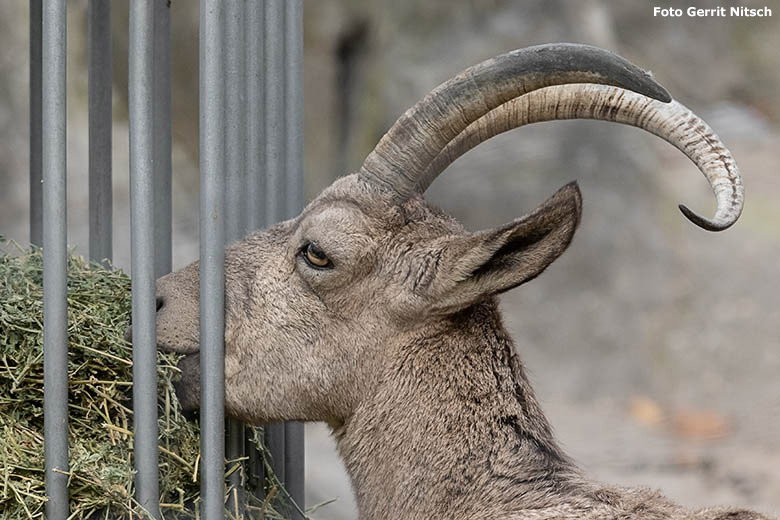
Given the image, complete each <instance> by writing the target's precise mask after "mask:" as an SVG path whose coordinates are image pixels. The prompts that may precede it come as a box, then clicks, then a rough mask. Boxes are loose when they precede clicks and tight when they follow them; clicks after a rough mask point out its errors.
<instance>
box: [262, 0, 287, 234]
mask: <svg viewBox="0 0 780 520" xmlns="http://www.w3.org/2000/svg"><path fill="white" fill-rule="evenodd" d="M264 28H265V30H264V31H263V32H264V37H265V45H264V53H265V55H264V58H265V67H264V70H265V89H264V90H265V174H266V184H265V204H266V219H267V222H266V224H267V225H270V224H274V223H276V222H278V221H279V220H281V219H282V218H284V214H285V208H284V203H285V202H284V201H285V193H284V191H283V182H284V139H285V134H284V74H285V73H284V0H265V20H264Z"/></svg>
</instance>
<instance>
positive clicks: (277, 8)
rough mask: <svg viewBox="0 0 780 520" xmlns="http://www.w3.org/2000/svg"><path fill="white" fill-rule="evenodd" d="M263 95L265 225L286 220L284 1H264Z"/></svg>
mask: <svg viewBox="0 0 780 520" xmlns="http://www.w3.org/2000/svg"><path fill="white" fill-rule="evenodd" d="M263 22H264V23H263V28H264V30H263V37H264V45H263V51H264V56H263V58H264V67H263V69H264V72H265V76H264V80H265V82H264V85H265V88H264V94H265V102H264V106H265V146H264V152H265V175H266V183H265V210H266V212H265V214H266V222H265V223H266V225H271V224H274V223H276V222H278V221H279V220H281V219H282V218H283V217H284V213H285V207H284V204H285V195H284V187H283V186H284V185H283V182H284V137H285V135H284V1H283V0H265V13H264V20H263ZM266 444H267V446H268V450H269V451H270V454H271V467H272V469H273V471H274V473H275V474H276V476H277V477H278V478H279V481H280V482H284V457H285V453H284V424H269V425H268V426H267V427H266Z"/></svg>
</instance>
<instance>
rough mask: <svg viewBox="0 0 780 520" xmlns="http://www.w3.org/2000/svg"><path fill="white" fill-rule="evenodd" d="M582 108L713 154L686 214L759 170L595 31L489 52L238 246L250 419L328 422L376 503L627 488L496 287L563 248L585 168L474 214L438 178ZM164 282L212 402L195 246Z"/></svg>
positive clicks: (167, 339) (233, 333)
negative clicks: (514, 131)
mask: <svg viewBox="0 0 780 520" xmlns="http://www.w3.org/2000/svg"><path fill="white" fill-rule="evenodd" d="M571 118H589V119H601V120H606V121H615V122H620V123H625V124H630V125H634V126H637V127H640V128H644V129H645V130H648V131H650V132H653V133H655V134H656V135H658V136H660V137H662V138H663V139H665V140H667V141H669V142H670V143H671V144H673V145H674V146H676V147H678V148H679V149H680V150H682V151H683V152H684V153H685V154H686V155H688V157H690V158H691V160H692V161H693V162H694V163H695V164H696V165H697V166H698V167H699V168H700V170H701V171H702V172H703V173H704V175H705V176H706V177H707V179H708V180H709V182H710V184H711V185H712V188H713V190H714V192H715V196H716V200H717V204H718V206H717V210H716V212H715V216H714V217H713V218H712V219H705V218H703V217H700V216H697V215H695V214H693V213H692V212H691V211H690V210H688V209H687V208H684V207H683V208H682V209H683V212H684V213H685V215H686V216H687V217H688V218H690V219H691V220H692V221H693V222H694V223H696V224H698V225H699V226H701V227H704V228H706V229H710V230H720V229H725V228H726V227H728V226H730V225H731V224H733V223H734V222H735V221H736V219H737V218H738V216H739V214H740V212H741V209H742V201H743V188H742V183H741V180H740V177H739V173H738V170H737V167H736V165H735V163H734V161H733V159H732V158H731V155H730V153H729V152H728V150H727V149H726V148H725V146H723V145H722V144H721V142H720V140H719V139H718V138H717V137H716V136H715V134H714V133H713V132H712V131H711V130H710V128H709V127H708V126H707V125H706V124H705V123H704V122H702V121H701V120H700V119H699V118H698V117H697V116H695V115H694V114H692V113H691V112H690V111H688V110H687V109H686V108H684V107H683V106H682V105H680V104H678V103H677V102H675V101H672V100H671V98H670V96H669V95H668V94H667V92H666V91H665V90H664V89H663V87H661V86H660V85H658V84H657V83H656V82H655V81H654V80H653V78H652V77H650V76H649V75H648V74H647V73H645V72H643V71H642V70H640V69H639V68H637V67H635V66H634V65H632V64H631V63H629V62H627V61H626V60H624V59H622V58H620V57H618V56H616V55H614V54H612V53H610V52H607V51H604V50H601V49H597V48H594V47H589V46H584V45H570V44H556V45H543V46H538V47H531V48H527V49H522V50H518V51H513V52H510V53H507V54H504V55H501V56H498V57H496V58H493V59H490V60H487V61H485V62H483V63H481V64H479V65H476V66H474V67H471V68H469V69H467V70H466V71H464V72H462V73H461V74H459V75H458V76H456V77H454V78H453V79H451V80H449V81H447V82H446V83H444V84H442V85H441V86H439V87H437V88H436V89H435V90H433V91H432V92H431V93H430V94H429V95H428V96H426V97H425V98H424V99H423V100H422V101H420V102H419V103H418V104H417V105H415V106H414V107H413V108H411V109H410V110H409V111H407V112H406V113H405V114H404V115H403V116H401V117H400V118H399V119H398V121H397V122H396V123H395V124H394V125H393V127H392V128H391V129H390V130H389V131H388V132H387V134H386V135H385V136H384V137H383V138H382V140H381V141H380V142H379V144H378V145H377V147H376V148H375V149H374V151H373V152H371V154H370V155H369V156H368V158H367V159H366V161H365V163H364V164H363V166H362V167H361V168H360V171H359V172H358V173H356V174H352V175H348V176H346V177H343V178H341V179H339V180H337V181H336V182H334V183H333V184H332V185H331V186H330V187H329V188H327V189H326V190H325V191H324V192H323V193H321V194H320V195H319V196H318V197H317V198H315V199H314V200H313V201H312V202H311V203H309V204H308V206H307V207H306V208H305V209H304V211H303V212H302V213H301V214H300V215H298V216H297V217H295V218H294V219H291V220H289V221H286V222H282V223H280V224H277V225H276V226H274V227H272V228H270V229H267V230H263V231H258V232H256V233H254V234H252V235H250V236H248V237H246V238H245V239H243V240H241V241H239V242H237V243H235V244H233V245H231V246H230V247H228V248H227V250H226V257H225V258H226V259H225V262H226V267H225V277H226V281H225V291H226V293H225V294H226V304H225V342H226V343H225V344H226V347H225V348H226V354H225V356H226V357H225V379H226V383H225V386H226V397H225V399H226V402H225V406H226V410H227V413H228V414H229V415H231V416H233V417H236V418H239V419H242V420H244V421H248V422H252V423H264V422H276V421H284V420H308V421H326V422H328V423H329V424H330V425H331V427H332V428H333V430H334V433H335V435H336V438H337V440H338V444H339V450H340V451H341V454H342V456H343V457H344V460H345V462H346V465H347V468H348V470H349V472H350V475H351V477H352V479H353V483H354V485H355V489H356V494H357V498H358V503H359V507H360V511H361V516H362V517H366V518H391V517H392V518H470V517H475V518H476V517H478V518H494V517H510V516H511V514H519V515H521V516H517V518H524V516H522V512H523V511H527V510H530V509H536V511H537V512H539V511H540V510H541V508H552V509H550V512H551V514H552V513H555V512H556V511H557V513H556V514H558V516H556V517H557V518H575V517H584V515H583V514H582V513H583V512H587V511H597V510H600V508H602V507H606V506H605V505H604V504H607V503H609V502H610V500H611V499H610V496H611V495H609V496H608V495H607V494H602V495H600V494H599V491H598V489H600V488H597V487H594V485H591V484H588V483H587V481H585V480H583V479H582V478H581V477H580V476H579V472H578V471H577V470H576V468H575V467H574V465H573V464H571V462H569V461H568V459H567V458H566V457H565V455H564V454H563V453H562V452H561V450H560V448H559V447H558V446H557V444H556V442H555V440H554V438H553V436H552V434H551V432H550V428H549V425H548V423H547V420H546V419H545V418H544V415H543V414H542V412H541V410H540V408H539V406H538V404H537V403H536V400H535V398H534V396H533V392H532V390H531V388H530V386H529V385H528V382H527V380H526V378H525V376H524V374H523V370H522V366H521V365H520V362H519V360H518V359H517V358H516V356H515V353H514V350H513V347H512V345H511V340H510V338H509V336H508V335H507V334H506V333H505V332H504V330H503V328H502V326H501V321H500V317H499V315H498V311H497V309H496V304H495V298H494V296H495V295H496V294H498V293H501V292H503V291H506V290H509V289H511V288H513V287H516V286H518V285H520V284H522V283H524V282H526V281H528V280H531V279H532V278H534V277H536V276H537V275H539V274H540V273H541V272H542V271H543V270H544V269H545V268H546V267H547V266H548V265H550V263H551V262H553V261H554V260H555V259H556V258H558V256H560V255H561V254H562V253H563V251H564V250H565V249H566V247H567V246H568V244H569V242H570V241H571V239H572V236H573V234H574V231H575V229H576V227H577V224H578V222H579V220H580V213H581V207H582V204H581V199H580V193H579V190H578V188H577V186H576V184H574V183H572V184H569V185H567V186H565V187H563V188H562V189H561V190H559V191H558V192H557V193H555V194H554V195H553V196H552V197H550V198H549V199H548V200H547V201H545V202H544V203H542V204H541V205H540V206H539V207H538V208H536V209H535V210H534V211H532V212H531V213H529V214H528V215H526V216H524V217H521V218H518V219H517V220H514V221H512V222H510V223H508V224H505V225H503V226H500V227H498V228H495V229H490V230H486V231H480V232H476V233H472V232H468V231H465V230H464V229H463V228H462V226H460V225H459V224H458V223H457V222H456V221H455V220H454V219H453V218H451V217H449V216H447V215H445V214H444V213H442V212H441V211H440V210H438V209H437V208H435V207H433V206H431V205H429V204H428V203H427V202H426V201H425V200H424V198H423V193H424V192H425V190H426V189H427V188H428V186H429V185H430V184H431V182H433V180H434V179H435V178H436V177H437V176H438V175H439V174H440V173H441V172H442V171H443V170H444V169H445V168H446V167H447V165H448V164H449V163H451V162H452V161H453V160H455V159H456V158H457V157H458V156H460V155H461V154H463V153H464V152H466V151H468V150H469V149H471V148H473V147H474V146H476V145H477V144H479V143H480V142H482V141H484V140H485V139H488V138H490V137H492V136H494V135H496V134H498V133H500V132H503V131H505V130H509V129H511V128H515V127H518V126H522V125H525V124H529V123H533V122H537V121H549V120H555V119H571ZM157 291H158V298H159V303H160V308H159V311H158V318H157V333H158V342H159V346H160V348H162V349H165V350H171V351H176V352H182V353H185V354H188V356H187V357H185V358H184V360H183V362H182V370H183V380H182V384H181V387H180V397H181V399H182V402H183V403H184V404H185V406H187V407H197V406H198V402H199V391H198V384H199V370H200V369H201V367H199V366H198V356H197V352H198V264H197V262H196V263H193V264H192V265H190V266H188V267H186V268H184V269H182V270H181V271H178V272H176V273H172V274H170V275H168V276H165V277H163V278H162V279H160V280H159V281H158V285H157ZM574 495H576V496H578V497H579V498H578V500H577V501H576V507H575V506H574V505H572V504H573V502H572V500H571V497H572V496H574ZM626 496H627V497H628V496H630V497H633V499H634V503H635V502H636V501H640V502H641V500H645V499H646V498H647V497H648V496H650V495H647V493H645V494H641V493H640V494H634V495H626ZM653 496H654V495H653ZM567 497H568V498H567ZM612 499H614V497H612ZM613 502H614V500H613ZM630 503H631V501H630V500H626V501H624V502H623V504H624V505H625V507H629V506H628V505H629V504H630ZM654 504H655V506H657V508H658V511H659V512H663V513H664V514H666V513H667V512H669V513H670V514H671V513H672V512H675V511H678V509H676V506H672V505H670V504H669V503H668V502H665V501H663V500H661V499H657V500H656V502H654ZM610 507H612V506H610ZM614 507H618V506H614ZM556 508H557V509H556ZM578 508H579V509H578ZM510 513H511V514H510ZM572 515H573V516H572ZM553 516H555V515H553ZM511 517H512V518H515V516H511ZM607 517H608V516H601V517H599V518H607ZM655 517H660V516H654V518H655ZM533 518H546V517H545V516H543V515H542V516H533ZM594 518H595V517H594ZM621 518H622V517H621ZM625 518H633V516H625ZM700 518H717V517H716V516H701V517H700ZM734 518H741V517H734ZM745 518H747V517H745Z"/></svg>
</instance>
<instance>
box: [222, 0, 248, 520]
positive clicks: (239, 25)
mask: <svg viewBox="0 0 780 520" xmlns="http://www.w3.org/2000/svg"><path fill="white" fill-rule="evenodd" d="M246 11H247V5H246V1H245V0H226V1H225V67H226V70H225V120H226V121H225V122H226V128H225V137H226V139H225V238H226V240H227V242H228V243H229V242H234V241H236V240H239V239H240V238H242V237H243V236H244V235H245V234H246V233H247V232H248V231H249V229H248V228H247V226H246V219H245V213H246V209H245V208H246V205H247V200H246V180H247V178H246V144H247V143H246V69H245V59H246V58H245V55H246V32H245V23H246V20H245V18H246V14H247V13H246ZM225 434H226V440H227V444H226V446H225V451H226V455H227V458H228V460H236V459H239V458H241V457H243V456H244V425H243V424H242V423H241V422H239V421H236V420H232V419H229V420H227V421H226V432H225ZM241 484H242V482H241V472H239V471H234V472H233V473H231V475H230V477H229V485H230V492H229V497H228V503H227V508H228V511H232V512H234V514H235V511H238V515H241V514H243V511H244V503H243V502H244V500H243V497H242V496H240V495H242V494H243V489H242V488H241ZM236 499H237V500H236Z"/></svg>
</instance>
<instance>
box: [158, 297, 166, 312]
mask: <svg viewBox="0 0 780 520" xmlns="http://www.w3.org/2000/svg"><path fill="white" fill-rule="evenodd" d="M163 305H165V299H164V298H163V297H162V296H158V297H157V312H160V309H162V308H163Z"/></svg>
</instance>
